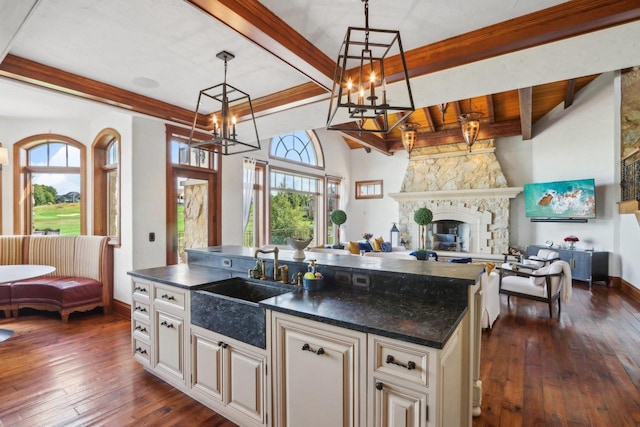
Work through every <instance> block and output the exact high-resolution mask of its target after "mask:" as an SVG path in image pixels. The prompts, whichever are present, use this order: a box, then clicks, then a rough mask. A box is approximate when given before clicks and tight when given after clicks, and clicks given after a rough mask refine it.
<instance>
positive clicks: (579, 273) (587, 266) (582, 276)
mask: <svg viewBox="0 0 640 427" xmlns="http://www.w3.org/2000/svg"><path fill="white" fill-rule="evenodd" d="M571 258H572V261H570V262H569V265H570V266H571V277H572V278H573V279H576V280H584V281H587V282H588V281H590V280H591V253H590V252H583V251H571Z"/></svg>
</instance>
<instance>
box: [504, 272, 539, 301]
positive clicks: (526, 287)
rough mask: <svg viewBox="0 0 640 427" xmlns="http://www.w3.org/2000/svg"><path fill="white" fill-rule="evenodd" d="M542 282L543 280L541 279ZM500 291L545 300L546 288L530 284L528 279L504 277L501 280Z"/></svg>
mask: <svg viewBox="0 0 640 427" xmlns="http://www.w3.org/2000/svg"><path fill="white" fill-rule="evenodd" d="M543 280H544V279H543ZM501 289H502V290H505V291H511V292H518V293H521V294H526V295H533V296H536V297H541V298H546V297H547V290H546V286H537V285H534V284H533V283H531V280H529V278H528V277H521V276H504V277H503V278H502V287H501Z"/></svg>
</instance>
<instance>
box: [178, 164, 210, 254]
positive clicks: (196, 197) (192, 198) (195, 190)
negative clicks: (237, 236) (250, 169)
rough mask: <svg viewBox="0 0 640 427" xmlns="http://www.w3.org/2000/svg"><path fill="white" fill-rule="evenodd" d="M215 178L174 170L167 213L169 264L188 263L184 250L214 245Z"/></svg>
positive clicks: (189, 171)
mask: <svg viewBox="0 0 640 427" xmlns="http://www.w3.org/2000/svg"><path fill="white" fill-rule="evenodd" d="M214 185H215V177H214V176H213V175H211V174H208V173H202V172H198V171H193V170H180V169H178V168H176V169H174V179H173V185H172V188H171V191H169V192H168V197H170V203H169V206H168V212H167V214H168V215H167V217H168V218H167V227H168V229H167V238H168V239H167V244H168V246H169V247H168V248H167V264H184V263H186V262H187V253H186V252H185V249H189V248H204V247H207V246H211V245H213V244H215V230H216V227H215V226H214V223H215V214H214V213H215V209H214V206H215V205H214V201H213V200H211V197H210V195H211V194H212V192H211V190H212V188H211V187H210V186H214Z"/></svg>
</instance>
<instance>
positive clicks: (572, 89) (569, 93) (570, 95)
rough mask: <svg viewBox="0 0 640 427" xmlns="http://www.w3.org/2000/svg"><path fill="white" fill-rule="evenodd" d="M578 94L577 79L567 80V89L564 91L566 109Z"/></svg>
mask: <svg viewBox="0 0 640 427" xmlns="http://www.w3.org/2000/svg"><path fill="white" fill-rule="evenodd" d="M575 95H576V79H569V80H567V89H566V91H565V93H564V108H565V110H566V109H567V108H569V107H571V105H572V104H573V99H574V97H575Z"/></svg>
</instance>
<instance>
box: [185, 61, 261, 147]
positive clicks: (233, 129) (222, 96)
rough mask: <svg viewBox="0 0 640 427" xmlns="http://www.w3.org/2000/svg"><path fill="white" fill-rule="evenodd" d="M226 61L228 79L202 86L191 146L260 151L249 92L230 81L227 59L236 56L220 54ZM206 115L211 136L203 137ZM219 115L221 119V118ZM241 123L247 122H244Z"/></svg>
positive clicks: (225, 77) (190, 141)
mask: <svg viewBox="0 0 640 427" xmlns="http://www.w3.org/2000/svg"><path fill="white" fill-rule="evenodd" d="M216 57H218V58H219V59H221V60H223V61H224V82H223V83H220V84H217V85H215V86H211V87H209V88H206V89H202V90H201V91H200V94H199V95H198V103H197V104H196V113H195V116H194V118H193V126H192V127H191V133H190V135H189V146H190V147H191V148H195V149H199V150H206V151H212V152H216V153H219V154H222V155H225V156H226V155H230V154H239V153H246V152H248V151H255V150H260V139H259V138H258V128H257V127H256V119H255V116H254V114H253V105H252V104H251V97H250V96H249V94H248V93H246V92H243V91H241V90H240V89H238V88H236V87H233V86H231V85H230V84H227V62H229V61H231V60H232V59H233V58H235V56H234V55H233V54H231V53H229V52H227V51H222V52H220V53H218V54H217V55H216ZM203 117H204V118H206V124H205V125H204V128H205V129H208V130H209V131H210V133H209V134H208V136H209V137H207V138H201V135H202V134H201V132H200V131H199V130H198V128H199V127H203V126H198V123H199V120H198V118H201V119H202V118H203ZM218 117H219V118H220V121H218ZM241 122H245V123H244V124H243V125H241V124H240V123H241Z"/></svg>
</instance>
